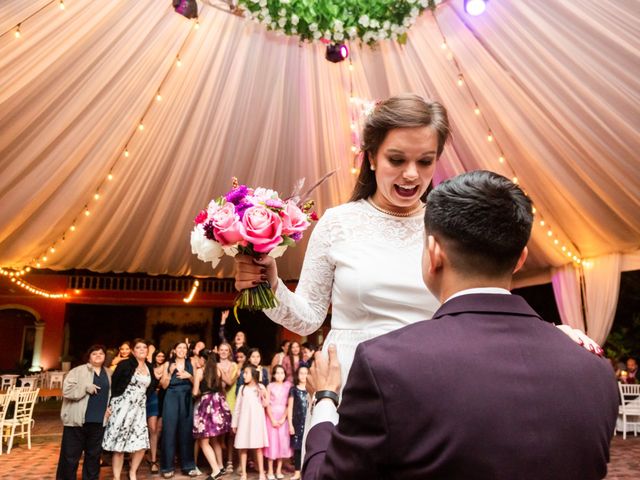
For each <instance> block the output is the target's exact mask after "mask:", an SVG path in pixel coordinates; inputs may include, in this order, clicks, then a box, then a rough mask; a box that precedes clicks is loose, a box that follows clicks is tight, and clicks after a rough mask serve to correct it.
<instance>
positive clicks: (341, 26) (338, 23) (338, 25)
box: [333, 20, 344, 32]
mask: <svg viewBox="0 0 640 480" xmlns="http://www.w3.org/2000/svg"><path fill="white" fill-rule="evenodd" d="M333 29H334V30H335V31H336V32H342V31H343V30H344V24H343V23H342V21H341V20H334V21H333Z"/></svg>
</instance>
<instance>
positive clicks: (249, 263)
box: [234, 254, 278, 291]
mask: <svg viewBox="0 0 640 480" xmlns="http://www.w3.org/2000/svg"><path fill="white" fill-rule="evenodd" d="M234 258H235V262H236V285H235V286H236V290H238V291H240V290H245V289H247V288H253V287H255V286H257V285H260V284H261V283H264V282H269V285H271V289H272V290H273V291H275V288H276V285H277V283H278V267H277V266H276V261H275V260H274V259H273V258H272V257H270V256H269V255H266V254H264V255H261V256H260V257H259V258H254V257H251V256H250V255H236V256H235V257H234Z"/></svg>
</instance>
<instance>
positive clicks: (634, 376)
mask: <svg viewBox="0 0 640 480" xmlns="http://www.w3.org/2000/svg"><path fill="white" fill-rule="evenodd" d="M638 380H639V379H638V362H636V359H635V358H632V357H629V358H628V359H627V362H626V369H625V370H622V372H621V374H620V381H621V382H622V383H638Z"/></svg>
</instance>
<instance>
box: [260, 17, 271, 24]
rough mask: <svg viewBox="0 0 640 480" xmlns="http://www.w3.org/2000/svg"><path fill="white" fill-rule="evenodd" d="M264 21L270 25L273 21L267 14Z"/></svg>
mask: <svg viewBox="0 0 640 480" xmlns="http://www.w3.org/2000/svg"><path fill="white" fill-rule="evenodd" d="M262 23H264V24H265V25H269V24H270V23H271V16H270V15H267V16H266V17H264V19H263V20H262Z"/></svg>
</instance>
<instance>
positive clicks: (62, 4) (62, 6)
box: [58, 0, 64, 10]
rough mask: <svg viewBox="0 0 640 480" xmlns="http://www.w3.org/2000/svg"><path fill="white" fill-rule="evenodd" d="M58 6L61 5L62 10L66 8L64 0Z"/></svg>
mask: <svg viewBox="0 0 640 480" xmlns="http://www.w3.org/2000/svg"><path fill="white" fill-rule="evenodd" d="M58 7H60V10H64V1H63V0H60V4H59V5H58Z"/></svg>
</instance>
